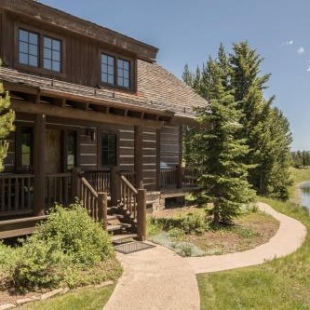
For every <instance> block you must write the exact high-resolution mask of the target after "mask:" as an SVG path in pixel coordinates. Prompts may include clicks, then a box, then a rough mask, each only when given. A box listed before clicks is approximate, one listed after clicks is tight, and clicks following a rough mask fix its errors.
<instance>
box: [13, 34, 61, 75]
mask: <svg viewBox="0 0 310 310" xmlns="http://www.w3.org/2000/svg"><path fill="white" fill-rule="evenodd" d="M18 47H19V49H18V59H19V63H20V64H22V65H26V66H31V67H37V68H44V69H46V70H49V71H53V72H61V70H62V59H61V58H62V42H61V40H58V39H56V38H52V37H49V36H45V35H40V34H39V33H35V32H31V31H28V30H25V29H19V32H18Z"/></svg>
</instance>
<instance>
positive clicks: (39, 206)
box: [34, 114, 46, 216]
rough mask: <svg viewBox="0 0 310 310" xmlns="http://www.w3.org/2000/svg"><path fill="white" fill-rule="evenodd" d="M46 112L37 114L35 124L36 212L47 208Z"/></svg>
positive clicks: (40, 213)
mask: <svg viewBox="0 0 310 310" xmlns="http://www.w3.org/2000/svg"><path fill="white" fill-rule="evenodd" d="M45 123H46V119H45V115H44V114H37V115H36V119H35V126H34V174H35V178H34V214H35V215H37V216H38V215H42V214H43V213H44V209H45V126H46V124H45Z"/></svg>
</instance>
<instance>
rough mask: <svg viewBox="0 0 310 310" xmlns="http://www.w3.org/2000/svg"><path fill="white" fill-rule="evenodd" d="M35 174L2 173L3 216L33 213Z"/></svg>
mask: <svg viewBox="0 0 310 310" xmlns="http://www.w3.org/2000/svg"><path fill="white" fill-rule="evenodd" d="M33 195H34V175H33V174H2V175H0V212H1V216H6V215H12V214H24V213H31V212H32V211H33Z"/></svg>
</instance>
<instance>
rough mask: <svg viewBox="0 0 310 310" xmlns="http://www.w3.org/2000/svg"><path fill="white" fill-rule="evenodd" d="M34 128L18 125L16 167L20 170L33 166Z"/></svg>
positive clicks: (30, 168)
mask: <svg viewBox="0 0 310 310" xmlns="http://www.w3.org/2000/svg"><path fill="white" fill-rule="evenodd" d="M33 146H34V145H33V128H32V127H26V126H25V127H18V128H17V130H16V163H17V166H16V169H17V171H19V172H28V171H32V168H33Z"/></svg>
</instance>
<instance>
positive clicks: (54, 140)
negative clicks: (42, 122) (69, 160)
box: [45, 129, 61, 175]
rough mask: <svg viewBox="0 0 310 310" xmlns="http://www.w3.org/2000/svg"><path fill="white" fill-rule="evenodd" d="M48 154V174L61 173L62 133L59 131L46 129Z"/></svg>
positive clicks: (46, 169)
mask: <svg viewBox="0 0 310 310" xmlns="http://www.w3.org/2000/svg"><path fill="white" fill-rule="evenodd" d="M45 137H46V142H45V143H46V152H45V171H46V174H47V175H48V174H56V173H60V172H61V131H60V130H57V129H46V133H45Z"/></svg>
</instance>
